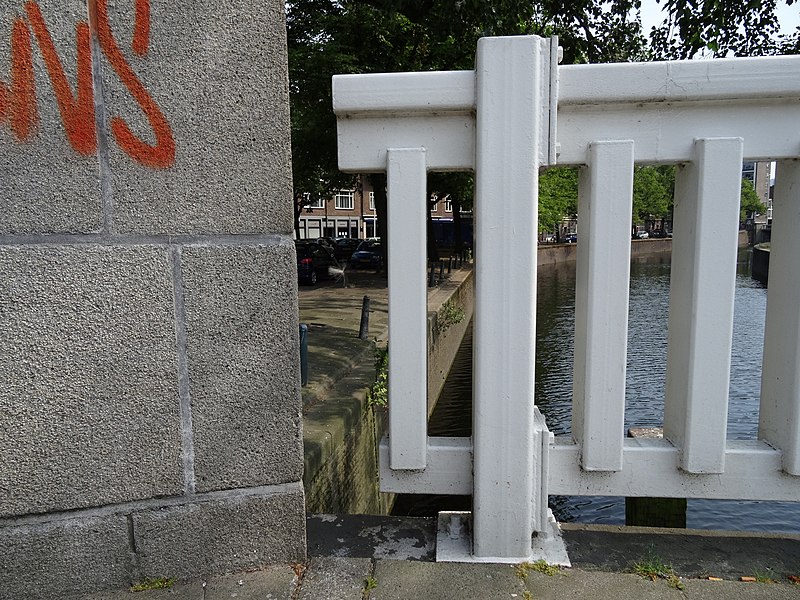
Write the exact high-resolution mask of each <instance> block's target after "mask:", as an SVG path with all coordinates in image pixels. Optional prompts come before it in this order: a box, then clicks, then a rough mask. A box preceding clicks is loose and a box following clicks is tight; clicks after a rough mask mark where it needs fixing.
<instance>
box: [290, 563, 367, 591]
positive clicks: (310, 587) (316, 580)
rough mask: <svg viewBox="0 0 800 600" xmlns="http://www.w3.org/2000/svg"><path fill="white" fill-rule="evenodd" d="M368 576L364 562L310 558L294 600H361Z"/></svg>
mask: <svg viewBox="0 0 800 600" xmlns="http://www.w3.org/2000/svg"><path fill="white" fill-rule="evenodd" d="M372 574H373V566H372V560H370V559H368V558H336V557H323V558H312V559H311V561H310V562H309V565H308V568H307V569H306V574H305V577H304V578H303V583H302V586H301V587H300V596H299V598H298V600H320V599H321V598H324V599H325V600H362V599H363V597H364V596H363V594H364V588H365V585H366V581H367V578H368V577H371V576H372Z"/></svg>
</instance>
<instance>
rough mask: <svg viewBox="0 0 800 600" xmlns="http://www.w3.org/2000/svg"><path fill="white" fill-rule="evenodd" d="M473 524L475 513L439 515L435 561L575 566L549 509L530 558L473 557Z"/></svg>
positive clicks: (533, 540)
mask: <svg viewBox="0 0 800 600" xmlns="http://www.w3.org/2000/svg"><path fill="white" fill-rule="evenodd" d="M471 523H472V513H471V512H469V511H450V512H440V513H439V521H438V526H437V529H436V562H463V563H520V562H526V561H527V562H534V561H537V560H544V561H545V562H547V564H550V565H560V566H562V567H571V566H572V563H571V562H570V560H569V555H568V554H567V547H566V546H565V545H564V538H563V537H562V536H561V528H560V527H559V525H558V521H556V519H555V517H554V516H553V511H551V510H550V509H548V510H547V525H546V529H545V531H540V532H539V533H537V534H536V535H535V536H534V537H533V539H532V540H531V553H530V555H528V556H506V557H503V556H489V557H485V556H473V554H472V527H471Z"/></svg>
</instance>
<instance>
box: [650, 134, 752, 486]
mask: <svg viewBox="0 0 800 600" xmlns="http://www.w3.org/2000/svg"><path fill="white" fill-rule="evenodd" d="M741 180H742V140H741V138H711V139H700V140H696V141H695V146H694V158H693V160H692V161H691V162H690V163H688V164H687V165H685V166H683V167H681V168H679V169H678V172H677V173H676V176H675V210H674V215H673V220H674V232H673V241H672V269H671V275H670V295H669V333H668V346H667V380H666V390H665V401H664V437H666V438H667V439H669V440H670V441H671V442H672V443H674V444H675V445H676V446H678V447H680V448H682V454H681V462H680V466H681V468H682V469H683V470H684V471H687V472H689V473H722V472H724V471H725V448H726V434H727V431H726V430H727V425H728V389H729V382H730V368H731V339H732V335H733V299H734V291H735V286H736V253H737V249H738V235H739V197H740V193H741Z"/></svg>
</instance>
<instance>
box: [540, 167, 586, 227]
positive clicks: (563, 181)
mask: <svg viewBox="0 0 800 600" xmlns="http://www.w3.org/2000/svg"><path fill="white" fill-rule="evenodd" d="M577 212H578V171H577V169H572V168H567V167H555V168H552V169H548V170H546V171H544V172H543V173H542V174H541V176H540V177H539V231H540V232H542V231H557V230H558V225H559V223H561V220H562V219H564V218H574V217H575V215H576V213H577Z"/></svg>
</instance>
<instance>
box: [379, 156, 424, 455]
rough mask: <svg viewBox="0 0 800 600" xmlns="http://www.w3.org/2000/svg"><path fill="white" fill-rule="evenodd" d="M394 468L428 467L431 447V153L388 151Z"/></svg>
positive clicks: (390, 369)
mask: <svg viewBox="0 0 800 600" xmlns="http://www.w3.org/2000/svg"><path fill="white" fill-rule="evenodd" d="M386 155H387V158H386V163H387V165H386V181H387V205H388V207H387V211H388V216H389V219H388V226H389V236H388V237H389V244H388V248H387V249H388V256H389V440H390V445H389V467H390V468H391V469H395V470H400V469H408V470H412V469H417V470H418V469H424V468H425V466H426V459H427V444H428V433H427V432H428V428H427V424H428V412H427V411H428V385H427V381H428V379H427V377H428V369H427V358H428V352H427V341H426V340H427V314H428V313H427V310H428V309H427V288H426V285H425V283H426V281H425V264H426V245H425V240H426V228H425V216H426V212H427V210H428V205H427V202H426V198H425V195H426V189H427V179H426V175H427V173H426V167H425V150H424V149H421V148H404V149H391V148H390V149H388V150H387V152H386Z"/></svg>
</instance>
